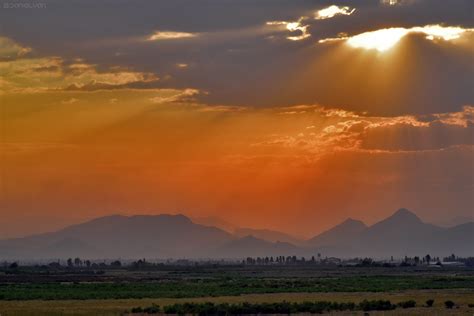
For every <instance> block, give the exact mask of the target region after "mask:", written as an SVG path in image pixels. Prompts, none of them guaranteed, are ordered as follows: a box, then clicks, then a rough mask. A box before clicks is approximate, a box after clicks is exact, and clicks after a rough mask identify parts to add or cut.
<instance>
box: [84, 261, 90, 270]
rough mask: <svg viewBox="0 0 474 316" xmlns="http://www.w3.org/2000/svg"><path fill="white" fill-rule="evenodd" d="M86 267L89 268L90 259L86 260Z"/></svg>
mask: <svg viewBox="0 0 474 316" xmlns="http://www.w3.org/2000/svg"><path fill="white" fill-rule="evenodd" d="M85 263H86V267H88V268H90V267H91V261H90V260H86V262H85Z"/></svg>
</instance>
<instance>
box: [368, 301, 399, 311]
mask: <svg viewBox="0 0 474 316" xmlns="http://www.w3.org/2000/svg"><path fill="white" fill-rule="evenodd" d="M396 307H397V306H396V305H394V304H392V303H390V301H385V300H378V301H368V300H363V301H362V302H360V303H359V308H360V309H361V310H363V311H365V312H368V311H388V310H392V309H395V308H396Z"/></svg>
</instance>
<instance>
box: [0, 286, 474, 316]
mask: <svg viewBox="0 0 474 316" xmlns="http://www.w3.org/2000/svg"><path fill="white" fill-rule="evenodd" d="M364 299H368V300H372V299H388V300H390V301H392V303H397V302H399V301H406V300H409V299H414V300H415V301H416V302H417V304H418V305H424V304H425V301H426V300H428V299H434V300H435V304H434V307H433V308H424V307H419V308H415V309H409V310H403V309H397V310H395V311H390V312H371V313H370V315H473V314H474V309H473V308H469V307H468V306H467V305H468V304H472V303H474V289H468V290H423V291H405V292H392V293H278V294H249V295H241V296H222V297H203V298H181V299H169V298H163V299H118V300H84V301H77V300H76V301H71V300H67V301H35V300H33V301H0V315H1V316H13V315H14V316H18V315H22V316H30V315H31V316H32V315H35V316H46V315H48V316H54V315H103V316H112V315H122V314H123V313H124V312H125V311H128V310H130V309H131V308H132V307H136V306H142V307H145V306H149V305H151V304H152V303H155V304H158V305H160V306H164V305H169V304H173V303H182V302H206V301H211V302H228V303H238V302H254V303H258V302H279V301H283V300H286V301H291V302H302V301H308V300H312V301H318V300H319V301H321V300H327V301H335V302H348V301H352V302H356V303H357V302H359V301H362V300H364ZM446 300H452V301H454V302H455V303H456V304H459V305H460V306H461V307H460V308H459V309H455V310H451V311H449V310H446V309H445V308H444V301H446ZM362 314H363V313H360V312H359V313H354V312H350V313H337V314H336V313H332V314H331V315H362Z"/></svg>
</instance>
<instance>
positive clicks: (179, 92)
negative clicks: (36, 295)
mask: <svg viewBox="0 0 474 316" xmlns="http://www.w3.org/2000/svg"><path fill="white" fill-rule="evenodd" d="M138 1H139V2H140V0H138ZM183 1H184V2H185V3H186V5H183V3H182V2H181V1H180V2H179V4H176V2H175V1H172V0H169V1H168V0H163V1H143V2H140V5H137V6H136V8H135V9H136V10H129V7H128V6H124V5H123V4H121V3H117V4H116V5H114V6H110V5H106V6H103V4H102V3H101V2H97V1H90V0H84V1H81V4H80V5H79V4H77V3H72V2H71V4H69V5H68V6H58V7H55V6H53V4H51V6H49V5H48V9H45V10H42V11H41V12H34V13H35V14H34V15H30V16H28V18H26V17H23V15H21V14H20V13H22V12H20V11H18V12H13V11H10V12H8V14H11V13H12V12H13V14H14V15H17V16H15V19H13V18H11V16H9V15H5V12H6V10H3V11H0V20H1V21H2V32H4V33H2V34H0V94H1V96H0V97H1V101H2V102H1V105H0V106H1V107H2V111H1V112H2V117H1V120H2V123H4V122H5V123H6V124H3V126H2V135H1V143H0V151H1V152H2V155H1V157H0V158H1V159H2V161H1V166H2V168H3V170H2V172H3V173H2V174H3V176H4V177H5V182H6V183H7V185H6V186H4V188H5V189H4V190H0V209H1V210H2V211H0V212H4V213H5V214H6V215H7V216H9V217H11V218H13V219H14V218H17V220H18V223H19V224H18V225H21V221H20V218H28V216H30V215H34V214H36V215H37V214H41V215H42V216H44V218H52V217H61V218H63V219H64V218H67V217H68V216H70V214H69V213H68V211H65V210H72V209H73V210H75V212H77V214H78V215H77V217H81V216H83V217H84V218H85V217H96V216H100V215H105V214H110V213H115V212H120V211H124V212H127V213H131V214H132V213H144V212H148V211H150V212H155V213H159V212H177V211H179V212H183V213H186V214H188V215H196V216H207V215H213V216H219V217H223V218H224V219H229V220H231V221H233V222H235V224H237V225H242V226H245V225H247V224H248V223H253V224H254V225H256V226H262V227H263V226H265V225H267V224H270V225H272V227H275V228H278V229H282V230H285V231H287V232H300V233H303V234H311V233H314V231H317V230H320V229H322V228H324V227H326V226H329V225H331V224H334V223H336V222H338V221H340V220H342V219H344V218H346V217H348V216H352V217H357V218H361V219H369V220H374V219H378V218H383V217H385V216H386V215H387V214H388V213H390V212H392V210H393V209H396V208H399V207H401V206H405V207H408V208H413V209H415V210H416V211H417V212H418V213H419V214H420V215H421V216H423V217H425V218H427V219H432V220H439V219H443V218H445V217H449V216H451V214H447V213H446V210H453V211H452V212H453V214H454V213H456V215H459V216H463V215H468V214H470V212H472V195H473V194H474V192H473V176H472V175H473V172H472V161H473V159H474V151H473V148H474V141H473V137H472V135H474V116H473V113H474V96H473V92H472V87H471V86H472V80H473V69H472V47H473V45H472V44H473V39H474V36H473V30H474V29H473V24H472V21H471V20H472V19H470V18H471V17H470V16H468V14H466V12H467V11H468V10H467V9H466V1H462V0H452V1H449V2H448V1H441V0H402V1H392V0H390V1H385V0H384V1H353V2H350V5H349V2H348V1H346V2H344V3H346V4H347V6H344V5H341V3H337V2H334V4H333V5H332V3H330V2H327V1H296V2H295V1H292V0H288V1H286V0H282V1H263V2H258V4H257V2H255V1H251V0H235V1H234V0H230V1H228V2H226V5H222V3H221V1H219V0H209V1H205V2H201V1H192V0H183ZM78 6H79V7H80V8H81V10H77V7H78ZM49 8H54V10H52V9H51V10H50V9H49ZM48 10H50V11H48ZM64 10H65V11H64ZM103 12H105V13H104V14H98V13H103ZM150 12H152V13H153V14H149V13H150ZM440 12H441V13H442V14H441V13H440ZM72 13H74V14H72ZM92 13H94V14H92ZM237 13H238V14H237ZM60 16H62V17H64V16H68V17H69V22H70V23H69V27H68V28H67V30H62V29H60V28H57V27H56V25H58V24H60V23H63V21H62V20H57V19H58V17H60ZM191 16H192V17H193V18H192V19H190V17H191ZM414 17H416V19H415V18H414ZM86 18H87V19H88V21H89V23H87V24H84V23H83V21H84V20H85V19H86ZM125 18H126V19H127V22H128V23H123V22H124V21H125ZM19 25H21V26H23V27H22V28H20V27H19ZM104 25H105V26H106V27H105V26H104ZM3 26H5V27H3ZM33 27H34V29H35V31H37V33H41V34H44V36H42V38H41V39H40V40H39V39H38V37H37V36H36V35H34V34H31V35H30V34H29V31H28V29H31V28H33ZM440 166H443V167H442V168H440ZM379 197H381V198H379ZM2 215H4V214H2ZM16 216H17V217H16ZM43 224H44V226H43V227H45V229H46V228H48V229H55V228H57V227H50V226H48V227H46V226H47V225H49V224H48V223H47V222H46V220H45V223H43ZM12 227H13V226H12ZM7 228H8V227H1V225H0V231H2V232H3V231H4V229H7ZM17 228H18V227H17ZM12 229H13V228H12Z"/></svg>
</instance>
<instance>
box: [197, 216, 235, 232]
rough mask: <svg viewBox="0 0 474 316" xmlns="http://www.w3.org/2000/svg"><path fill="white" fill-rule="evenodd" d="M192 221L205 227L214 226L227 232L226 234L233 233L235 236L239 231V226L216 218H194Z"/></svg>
mask: <svg viewBox="0 0 474 316" xmlns="http://www.w3.org/2000/svg"><path fill="white" fill-rule="evenodd" d="M191 220H192V221H193V223H196V224H199V225H204V226H214V227H217V228H220V229H222V230H225V231H226V232H228V233H231V234H233V233H234V232H235V230H237V229H239V227H238V226H236V225H234V224H232V223H230V222H228V221H226V220H223V219H222V218H220V217H216V216H207V217H192V218H191Z"/></svg>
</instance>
